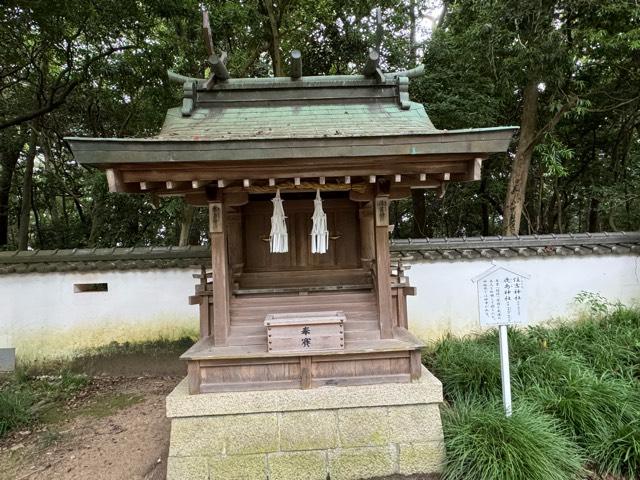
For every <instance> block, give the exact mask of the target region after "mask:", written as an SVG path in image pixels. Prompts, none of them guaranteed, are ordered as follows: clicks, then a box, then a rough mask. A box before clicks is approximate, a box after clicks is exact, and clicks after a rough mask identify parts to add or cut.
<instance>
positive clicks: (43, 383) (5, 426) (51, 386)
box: [0, 370, 89, 437]
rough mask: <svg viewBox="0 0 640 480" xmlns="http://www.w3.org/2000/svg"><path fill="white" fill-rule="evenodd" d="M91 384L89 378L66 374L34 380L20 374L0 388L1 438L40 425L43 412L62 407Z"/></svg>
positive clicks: (24, 374)
mask: <svg viewBox="0 0 640 480" xmlns="http://www.w3.org/2000/svg"><path fill="white" fill-rule="evenodd" d="M88 383H89V378H88V377H87V376H86V375H76V374H73V373H70V372H66V371H65V372H62V373H61V374H60V375H40V376H35V377H32V376H29V375H27V374H26V373H25V372H24V371H21V370H19V371H17V372H16V373H15V374H13V375H11V376H9V377H8V378H7V379H6V381H5V382H4V384H2V385H1V386H0V437H2V436H4V435H5V434H6V433H7V432H9V431H10V430H13V429H15V428H19V427H21V426H24V425H29V424H32V423H35V422H37V421H38V420H39V419H40V416H41V415H42V414H43V413H44V412H46V411H47V410H50V409H54V408H57V407H59V406H60V403H61V402H64V401H65V400H67V399H68V398H70V397H71V396H72V395H73V394H74V393H76V392H77V391H78V390H80V389H82V388H84V387H85V386H86V385H87V384H88Z"/></svg>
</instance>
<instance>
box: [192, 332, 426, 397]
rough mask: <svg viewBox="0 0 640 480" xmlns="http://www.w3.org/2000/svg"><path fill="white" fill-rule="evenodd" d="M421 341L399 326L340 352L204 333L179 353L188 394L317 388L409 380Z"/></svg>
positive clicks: (348, 342) (415, 371)
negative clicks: (221, 340) (285, 349)
mask: <svg viewBox="0 0 640 480" xmlns="http://www.w3.org/2000/svg"><path fill="white" fill-rule="evenodd" d="M345 324H348V320H347V322H345ZM265 342H266V339H265ZM423 346H424V345H423V344H422V343H421V342H420V341H419V340H418V339H416V338H415V337H414V336H413V335H411V334H410V333H409V332H408V331H407V330H405V329H404V328H399V327H398V328H395V329H394V338H393V339H384V340H380V339H370V340H354V339H347V340H345V349H344V351H342V352H329V351H327V352H313V353H311V352H310V354H309V355H303V354H300V353H290V354H287V353H277V354H271V353H269V352H268V351H267V348H266V343H264V344H263V343H260V344H254V345H236V346H226V347H215V346H213V342H212V341H211V339H210V338H204V339H202V340H200V341H199V342H198V343H196V344H195V345H194V346H193V347H191V348H190V349H189V350H187V352H185V353H184V354H183V355H182V356H181V357H180V358H182V359H183V360H187V362H188V368H189V379H190V384H189V391H190V393H206V392H228V391H248V390H272V389H282V388H313V387H320V386H323V385H368V384H376V383H406V382H410V381H411V380H415V379H417V378H419V376H420V366H421V358H420V349H421V348H422V347H423Z"/></svg>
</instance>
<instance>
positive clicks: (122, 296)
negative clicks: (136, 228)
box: [0, 269, 198, 358]
mask: <svg viewBox="0 0 640 480" xmlns="http://www.w3.org/2000/svg"><path fill="white" fill-rule="evenodd" d="M192 273H197V272H196V270H191V269H167V270H146V271H123V272H117V271H110V272H95V273H45V274H36V273H32V274H21V275H0V337H2V336H4V340H3V341H4V342H5V343H9V344H13V345H15V346H16V347H17V349H18V355H20V356H22V358H25V357H29V358H30V357H39V356H64V355H67V354H69V353H71V352H72V351H74V350H78V349H82V348H87V347H92V346H99V345H103V344H108V343H109V342H111V341H127V340H128V341H135V340H145V339H149V338H154V337H155V338H157V337H159V336H163V337H168V338H172V337H178V336H181V335H183V334H188V333H191V334H193V333H195V332H196V329H197V322H198V307H197V306H192V305H189V304H188V297H189V295H192V294H193V291H194V285H195V283H196V280H194V279H193V278H192ZM77 283H107V284H108V291H107V292H84V293H74V284H77Z"/></svg>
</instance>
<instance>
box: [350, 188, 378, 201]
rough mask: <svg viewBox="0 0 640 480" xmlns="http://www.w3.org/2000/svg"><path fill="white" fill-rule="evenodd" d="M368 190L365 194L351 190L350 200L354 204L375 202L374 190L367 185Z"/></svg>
mask: <svg viewBox="0 0 640 480" xmlns="http://www.w3.org/2000/svg"><path fill="white" fill-rule="evenodd" d="M367 187H368V188H367V189H366V190H365V191H364V192H361V191H358V190H349V200H351V201H352V202H371V201H373V196H374V194H373V188H372V186H371V185H368V184H367Z"/></svg>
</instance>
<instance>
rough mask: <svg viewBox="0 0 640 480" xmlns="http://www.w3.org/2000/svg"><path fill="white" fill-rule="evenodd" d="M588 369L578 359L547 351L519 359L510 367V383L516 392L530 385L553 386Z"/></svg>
mask: <svg viewBox="0 0 640 480" xmlns="http://www.w3.org/2000/svg"><path fill="white" fill-rule="evenodd" d="M587 369H588V367H586V366H585V365H584V363H583V362H581V361H580V360H579V359H576V358H575V357H569V356H567V355H564V354H562V353H559V352H553V351H547V352H542V353H537V354H535V355H532V356H530V357H527V358H524V359H521V360H520V361H519V362H517V363H516V364H515V365H513V367H512V372H513V373H512V375H511V376H512V383H513V385H514V388H517V389H518V390H526V389H527V388H529V387H531V386H532V385H548V384H549V383H551V384H555V383H557V382H558V381H562V379H566V378H570V377H572V376H575V375H579V374H581V373H582V372H584V371H586V370H587Z"/></svg>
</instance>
